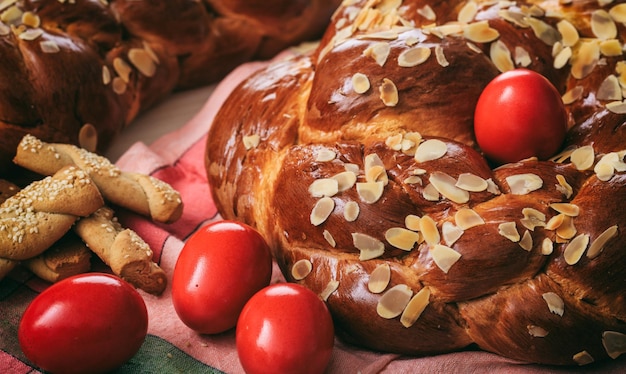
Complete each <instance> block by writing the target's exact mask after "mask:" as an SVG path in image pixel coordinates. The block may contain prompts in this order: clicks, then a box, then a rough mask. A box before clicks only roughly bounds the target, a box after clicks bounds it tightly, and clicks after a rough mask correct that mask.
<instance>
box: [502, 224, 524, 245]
mask: <svg viewBox="0 0 626 374" xmlns="http://www.w3.org/2000/svg"><path fill="white" fill-rule="evenodd" d="M498 233H499V234H500V235H502V236H504V237H505V238H507V239H509V240H510V241H512V242H513V243H517V242H519V241H520V235H519V232H518V231H517V226H516V225H515V222H504V223H501V224H499V225H498Z"/></svg>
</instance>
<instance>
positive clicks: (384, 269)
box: [367, 263, 391, 293]
mask: <svg viewBox="0 0 626 374" xmlns="http://www.w3.org/2000/svg"><path fill="white" fill-rule="evenodd" d="M390 280H391V268H390V267H389V264H387V263H384V264H380V265H377V266H376V268H375V269H374V271H372V274H370V276H369V279H368V281H367V289H368V290H369V291H370V292H371V293H381V292H383V291H384V290H385V289H386V288H387V286H388V285H389V281H390Z"/></svg>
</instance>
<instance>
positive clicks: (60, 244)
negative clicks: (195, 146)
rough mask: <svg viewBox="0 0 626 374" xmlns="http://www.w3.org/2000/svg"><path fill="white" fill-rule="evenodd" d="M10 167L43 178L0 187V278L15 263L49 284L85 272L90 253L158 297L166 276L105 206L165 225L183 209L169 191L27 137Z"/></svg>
mask: <svg viewBox="0 0 626 374" xmlns="http://www.w3.org/2000/svg"><path fill="white" fill-rule="evenodd" d="M14 162H15V163H16V164H17V165H19V166H22V167H24V168H27V169H29V170H31V171H34V172H36V173H39V174H42V175H45V176H46V177H45V178H44V179H42V180H38V181H35V182H33V183H31V184H30V185H28V186H26V187H25V188H24V189H22V190H20V189H19V187H18V186H16V185H14V184H12V183H10V182H7V181H3V180H0V203H1V205H0V279H2V278H3V277H4V276H6V274H8V273H9V272H10V271H11V270H12V269H13V268H14V267H15V266H16V265H17V264H18V263H22V264H23V265H24V266H26V267H27V268H28V269H30V270H31V271H33V273H34V274H36V275H37V276H39V277H41V278H42V279H44V280H47V281H49V282H56V281H58V280H61V279H63V278H66V277H68V276H71V275H75V274H79V273H83V272H86V271H88V270H89V268H90V258H91V253H92V252H93V253H96V255H97V256H98V257H99V258H100V259H101V260H102V261H103V262H104V263H105V264H107V265H108V266H109V267H110V268H111V270H112V271H113V273H115V274H117V275H118V276H120V277H121V278H123V279H125V280H126V281H128V282H129V283H131V284H133V285H134V286H135V287H137V288H140V289H142V290H144V291H146V292H148V293H151V294H155V295H159V294H161V293H162V292H163V290H164V289H165V287H166V285H167V277H166V275H165V272H164V271H163V270H162V269H161V268H160V267H159V266H158V265H157V264H156V263H155V262H154V261H153V260H152V254H153V252H152V249H151V248H150V246H149V245H148V244H147V243H146V242H145V241H144V240H143V239H142V238H141V237H140V236H139V235H138V234H137V233H135V232H134V231H132V230H130V229H125V228H123V227H122V225H121V224H120V223H119V222H118V221H117V218H116V217H115V214H114V211H113V209H111V208H110V207H108V206H107V205H105V204H112V205H116V206H120V207H123V208H126V209H129V210H131V211H134V212H136V213H139V214H142V215H144V216H146V217H149V218H151V219H152V220H154V221H157V222H162V223H171V222H174V221H176V220H177V219H178V218H179V217H180V216H181V214H182V210H183V204H182V200H181V198H180V194H179V193H178V192H177V191H176V190H174V189H173V188H172V187H171V186H170V185H169V184H167V183H165V182H163V181H160V180H158V179H156V178H154V177H151V176H148V175H144V174H139V173H131V172H124V171H121V170H120V169H119V168H117V167H116V166H115V165H114V164H112V163H111V162H110V161H109V160H108V159H106V158H104V157H102V156H99V155H97V154H94V153H91V152H89V151H87V150H85V149H82V148H78V147H76V146H73V145H68V144H51V143H45V142H43V141H41V140H39V139H38V138H36V137H34V136H32V135H26V136H25V137H24V138H23V139H22V141H21V142H20V144H19V146H18V149H17V154H16V156H15V158H14Z"/></svg>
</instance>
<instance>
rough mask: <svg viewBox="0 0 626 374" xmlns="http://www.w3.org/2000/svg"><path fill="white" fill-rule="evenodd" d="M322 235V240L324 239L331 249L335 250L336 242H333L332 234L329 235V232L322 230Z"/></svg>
mask: <svg viewBox="0 0 626 374" xmlns="http://www.w3.org/2000/svg"><path fill="white" fill-rule="evenodd" d="M322 235H323V236H324V239H326V242H328V244H330V246H331V247H333V248H335V247H336V246H337V242H336V241H335V238H333V234H331V233H330V231H328V230H324V232H323V233H322Z"/></svg>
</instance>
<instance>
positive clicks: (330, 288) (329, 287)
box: [320, 280, 339, 301]
mask: <svg viewBox="0 0 626 374" xmlns="http://www.w3.org/2000/svg"><path fill="white" fill-rule="evenodd" d="M338 288H339V281H336V280H331V281H330V282H328V284H326V287H324V289H323V290H322V292H320V298H321V299H322V300H324V301H328V298H329V297H330V295H332V293H333V292H335V291H337V289H338Z"/></svg>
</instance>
